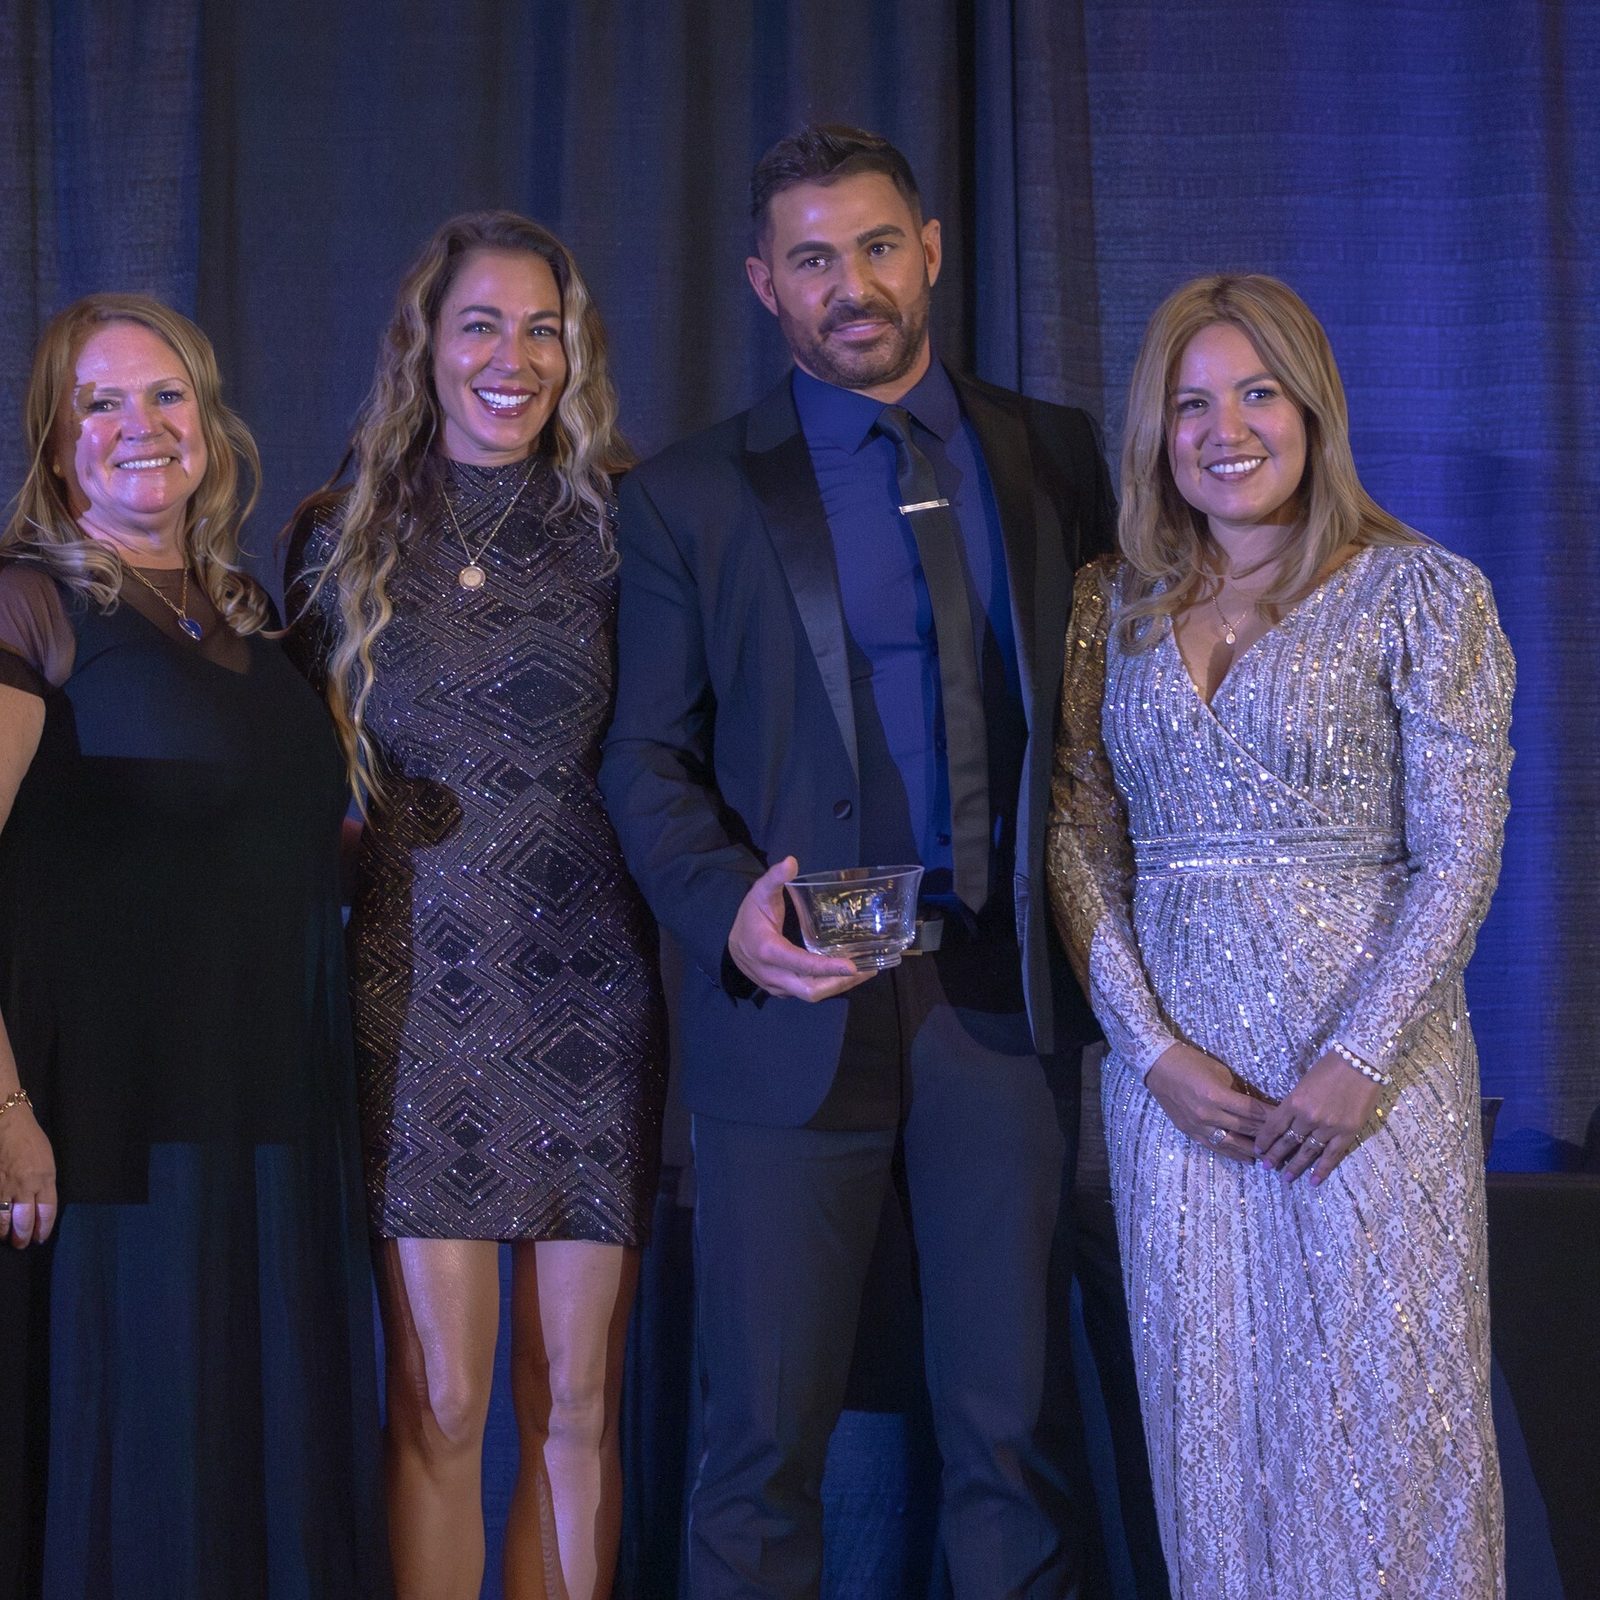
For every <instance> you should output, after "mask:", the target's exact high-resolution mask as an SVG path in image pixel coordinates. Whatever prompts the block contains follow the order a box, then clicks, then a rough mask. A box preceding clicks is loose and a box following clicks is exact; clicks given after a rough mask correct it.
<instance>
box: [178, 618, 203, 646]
mask: <svg viewBox="0 0 1600 1600" xmlns="http://www.w3.org/2000/svg"><path fill="white" fill-rule="evenodd" d="M178 626H179V627H180V628H182V629H183V631H184V632H185V633H186V634H188V635H189V637H190V638H191V639H193V640H194V641H195V642H196V643H198V642H199V641H200V640H201V639H203V638H204V637H205V629H204V628H202V627H201V626H200V624H199V623H198V622H196V621H195V620H194V618H193V617H179V618H178Z"/></svg>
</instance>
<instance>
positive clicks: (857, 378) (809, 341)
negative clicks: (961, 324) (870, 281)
mask: <svg viewBox="0 0 1600 1600" xmlns="http://www.w3.org/2000/svg"><path fill="white" fill-rule="evenodd" d="M928 301H929V295H928V292H927V290H926V289H924V290H923V292H922V293H921V294H920V295H919V296H918V297H917V300H916V302H915V304H913V305H910V306H908V307H907V308H906V309H905V310H904V311H897V310H896V309H895V308H894V307H893V306H891V305H888V304H887V303H885V302H884V301H881V300H866V301H859V302H858V301H849V302H847V303H845V304H843V305H837V306H835V307H833V309H832V310H830V311H829V313H828V315H827V317H826V318H825V319H824V321H823V324H822V328H821V330H820V331H819V332H817V333H816V334H812V333H811V331H810V330H809V329H806V328H802V327H800V326H799V325H798V324H797V323H795V322H794V321H793V320H791V319H790V317H789V315H788V313H787V312H785V311H784V310H782V308H781V307H780V309H779V311H778V326H779V327H780V328H781V329H782V330H783V336H784V338H785V340H787V342H788V345H789V352H790V354H791V355H792V356H793V357H794V359H795V361H796V362H797V363H798V364H799V365H800V366H802V367H804V368H805V370H806V371H807V372H809V373H810V374H811V375H812V376H813V377H814V378H821V379H822V381H823V382H824V383H832V384H836V385H838V387H839V388H841V389H876V388H879V387H880V386H881V385H883V384H886V383H894V382H895V381H896V380H898V379H900V378H903V377H905V375H906V374H907V373H908V372H909V371H910V370H911V369H912V368H913V367H914V366H915V365H916V364H917V361H918V360H919V359H920V357H921V355H922V350H923V346H924V345H925V344H926V343H927V339H928ZM864 316H871V317H881V318H883V321H884V329H883V332H882V334H880V336H879V337H878V338H877V339H875V340H874V341H873V342H872V343H871V344H870V345H866V346H863V347H862V348H860V349H851V348H849V347H848V346H839V345H835V344H831V343H830V342H829V340H828V334H829V333H830V332H831V331H832V330H833V329H834V328H838V327H842V326H843V325H844V324H845V323H847V322H853V321H856V320H857V319H859V318H861V317H864Z"/></svg>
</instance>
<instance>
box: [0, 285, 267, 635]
mask: <svg viewBox="0 0 1600 1600" xmlns="http://www.w3.org/2000/svg"><path fill="white" fill-rule="evenodd" d="M112 322H132V323H137V324H138V325H139V326H140V327H143V328H148V329H149V330H150V332H151V333H153V334H155V336H156V337H157V338H158V339H160V340H161V341H162V343H163V344H165V345H166V346H167V347H168V348H169V349H170V350H171V351H172V353H173V354H174V355H175V356H177V358H178V360H179V361H180V362H181V363H182V364H183V369H184V371H185V372H186V373H187V374H188V378H189V382H190V383H191V384H192V385H193V388H194V397H195V407H196V410H197V411H198V413H199V417H200V433H201V436H202V438H204V440H205V445H206V469H205V471H204V472H203V473H202V474H201V477H200V483H199V485H198V487H197V488H196V489H195V491H194V493H193V494H192V495H190V497H189V503H188V505H187V506H186V507H185V508H184V514H183V528H182V530H181V532H180V534H179V538H180V540H181V542H182V549H183V555H184V557H185V559H186V560H187V561H188V562H189V564H190V565H191V566H192V567H193V569H194V573H195V576H196V577H197V578H198V579H199V581H200V584H201V587H203V588H204V589H205V591H206V593H207V594H208V595H209V596H210V597H211V603H212V604H213V605H214V606H215V607H216V608H217V611H218V614H219V615H220V616H221V617H222V619H223V620H224V621H225V622H226V623H227V625H228V626H229V627H230V628H231V629H232V630H233V631H234V632H235V633H237V634H249V633H255V632H257V631H258V630H259V629H261V628H263V627H264V626H266V624H267V621H268V619H269V616H270V609H269V604H268V601H267V596H266V591H265V590H263V589H262V587H261V586H260V584H258V583H257V582H256V581H255V579H254V578H252V577H251V576H250V575H249V573H247V572H246V571H245V570H244V567H243V565H242V564H241V561H240V556H239V527H240V524H241V523H243V521H244V519H245V518H246V517H248V516H249V515H250V510H251V507H253V506H254V505H255V502H256V493H257V490H258V488H259V485H260V482H261V458H260V456H259V455H258V454H257V453H256V444H255V440H254V439H252V438H251V436H250V430H249V429H248V428H247V427H246V426H245V425H244V423H243V421H242V420H241V419H240V418H239V417H238V416H236V415H235V414H234V413H233V412H232V411H230V410H229V409H228V407H227V406H226V405H224V404H223V402H222V379H221V376H220V375H219V373H218V372H217V357H216V352H215V351H214V350H213V349H212V348H211V341H210V340H209V339H208V338H206V336H205V334H203V333H202V332H201V331H200V329H199V328H197V327H196V326H195V325H194V323H192V322H191V321H190V320H189V319H188V318H187V317H185V316H182V315H181V314H180V313H178V312H176V311H174V310H172V308H171V307H170V306H164V305H162V304H161V302H160V301H159V300H152V299H151V298H150V297H149V296H148V295H143V294H91V295H87V296H86V297H85V298H84V299H82V300H75V301H74V302H73V303H72V304H71V305H70V306H68V307H67V308H66V310H64V311H60V312H57V314H56V315H55V316H54V317H52V318H51V319H50V321H49V322H48V323H47V324H46V325H45V329H44V332H43V333H41V334H40V335H39V344H38V347H37V349H36V350H35V351H34V356H33V373H32V375H31V376H30V378H29V379H28V393H27V397H26V399H25V400H24V401H23V408H22V415H23V437H24V438H25V439H26V441H27V448H28V472H27V476H26V477H25V478H24V479H23V480H22V487H21V489H20V490H18V491H17V495H16V498H15V499H14V500H13V501H12V506H11V515H10V518H9V520H8V521H7V523H6V528H5V532H4V533H0V555H4V556H10V557H14V558H17V559H20V560H25V561H32V562H35V563H37V564H38V565H40V566H43V567H46V568H48V569H49V571H50V572H51V574H52V575H53V576H54V577H55V578H56V579H57V580H58V581H59V582H60V583H61V584H63V585H64V586H65V587H66V588H68V589H70V590H72V591H74V592H75V593H77V594H81V595H83V596H85V597H86V598H87V599H88V600H89V601H91V602H92V603H93V604H94V605H97V606H99V607H100V608H101V609H102V610H106V611H110V610H112V609H113V608H114V607H115V606H116V605H117V603H118V600H119V599H120V598H121V594H122V578H123V565H122V562H121V560H120V559H119V558H118V556H117V554H116V552H115V551H114V550H112V549H111V548H110V547H109V546H108V545H106V544H104V543H103V542H101V541H100V540H97V539H91V538H90V537H89V536H88V535H87V534H85V533H84V531H83V530H82V529H81V528H80V527H79V526H78V521H77V518H76V517H75V516H74V515H73V512H72V507H71V505H70V503H69V501H68V499H67V482H66V479H65V477H64V476H62V475H61V473H59V472H58V471H57V468H58V467H59V466H60V464H61V463H60V455H61V452H62V450H63V449H65V448H66V447H67V446H66V436H67V430H68V428H69V425H70V422H71V417H72V399H73V394H74V391H75V389H76V387H77V365H78V357H79V355H80V354H81V353H82V351H83V347H84V344H85V343H86V342H87V341H88V339H89V337H90V336H91V335H92V334H93V333H94V332H95V330H96V329H97V328H101V327H104V326H105V325H106V324H107V323H112ZM246 474H248V479H249V483H248V490H247V492H246V494H245V498H244V502H243V504H242V505H241V503H240V499H239V494H240V484H241V481H242V479H243V477H244V476H245V475H246Z"/></svg>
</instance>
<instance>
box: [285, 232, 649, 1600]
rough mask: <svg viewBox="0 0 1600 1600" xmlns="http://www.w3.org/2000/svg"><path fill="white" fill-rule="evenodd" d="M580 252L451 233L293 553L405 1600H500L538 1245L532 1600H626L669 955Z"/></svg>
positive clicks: (531, 1411)
mask: <svg viewBox="0 0 1600 1600" xmlns="http://www.w3.org/2000/svg"><path fill="white" fill-rule="evenodd" d="M615 419H616V403H615V399H614V396H613V393H612V389H611V385H610V382H609V380H608V378H607V375H606V363H605V341H604V334H603V331H602V329H601V326H600V321H599V317H598V315H597V313H596V311H595V309H594V306H593V304H592V302H591V301H590V299H589V297H588V294H587V291H586V290H585V287H584V284H583V280H582V278H581V276H580V275H579V273H578V269H577V266H576V264H575V263H574V261H573V259H572V257H571V255H570V254H569V253H568V252H567V250H566V249H565V248H564V247H563V246H562V245H561V244H560V243H559V241H557V240H556V239H555V238H554V237H552V236H551V235H550V234H549V233H547V232H546V231H545V230H544V229H543V228H540V227H539V226H537V225H536V224H534V223H532V222H529V221H528V220H527V219H525V218H522V217H518V216H515V215H512V214H510V213H506V212H488V213H480V214H475V215H468V216H463V217H457V218H454V219H452V220H451V221H450V222H447V223H446V224H445V225H444V226H443V227H442V228H440V230H439V231H438V232H437V233H436V234H435V235H434V237H433V238H432V239H431V240H430V241H429V242H428V244H427V246H426V247H425V248H424V250H423V251H422V253H421V255H420V256H419V257H418V259H417V261H416V263H415V264H414V265H413V266H412V268H411V269H410V271H409V272H408V273H407V275H406V277H405V279H404V281H403V282H402V284H401V287H400V292H399V296H398V299H397V302H396V306H395V313H394V316H393V319H392V320H391V322H390V325H389V327H388V329H387V331H386V333H385V336H384V341H383V346H382V352H381V355H380V358H379V364H378V371H377V376H376V379H375V381H374V384H373V389H372V393H371V395H370V396H369V398H368V400H367V402H366V405H365V408H364V410H363V412H362V414H361V417H360V420H359V423H358V425H357V429H356V434H355V438H354V441H353V443H352V448H351V456H350V464H351V466H352V468H353V470H352V474H351V477H350V480H349V482H348V484H347V485H344V486H342V487H331V488H330V489H329V490H328V491H326V492H324V493H322V494H321V495H318V496H315V497H313V500H312V501H311V502H309V503H308V506H307V508H306V509H305V510H304V511H303V512H302V515H301V516H300V517H299V518H298V519H297V526H296V532H295V537H294V540H293V545H292V549H291V557H290V565H291V571H290V574H289V576H290V580H291V605H290V613H291V616H293V615H294V614H295V613H296V612H297V611H298V612H300V613H302V618H301V624H300V633H301V637H302V642H303V644H304V646H305V648H306V654H307V656H308V657H309V658H310V660H311V662H312V672H313V676H314V677H315V679H316V680H317V681H318V682H319V683H320V684H321V685H322V686H323V688H324V689H325V692H326V694H327V698H328V703H329V705H330V707H331V708H332V710H333V713H334V717H335V720H336V721H337V723H338V725H339V727H340V730H341V732H342V734H343V737H344V741H345V749H346V754H347V757H348V762H349V768H350V774H351V778H352V781H353V783H354V785H355V787H356V790H357V793H358V794H359V795H360V796H361V797H362V799H363V803H364V806H365V809H366V812H367V817H368V822H367V826H366V829H365V831H364V834H363V837H362V842H361V847H360V853H359V865H358V872H357V886H356V893H355V899H354V905H353V910H352V916H351V924H350V933H351V941H352V964H353V973H354V999H355V1011H356V1035H357V1047H358V1061H359V1069H360V1072H361V1092H362V1112H363V1122H364V1129H365V1136H366V1147H367V1179H368V1188H369V1195H370V1201H371V1217H372V1223H373V1227H374V1229H375V1231H376V1233H377V1234H378V1236H379V1246H378V1256H379V1263H380V1268H379V1280H380V1288H381V1295H382V1306H383V1314H384V1326H385V1331H386V1336H387V1346H388V1352H389V1357H388V1359H389V1373H388V1380H389V1381H388V1394H389V1435H388V1463H389V1488H390V1511H391V1515H390V1523H391V1544H392V1548H393V1553H394V1562H395V1571H396V1580H397V1585H398V1589H399V1593H400V1594H401V1596H402V1597H405V1596H414V1597H417V1600H454V1597H457V1596H459V1597H462V1600H466V1597H470V1596H476V1595H477V1593H478V1589H479V1584H480V1581H481V1577H482V1572H483V1564H484V1547H485V1540H484V1530H483V1523H482V1516H481V1512H480V1504H481V1499H480V1496H481V1477H482V1449H483V1432H484V1422H485V1417H486V1415H487V1410H488V1404H489V1393H490V1384H491V1377H492V1373H493V1365H494V1349H495V1339H496V1332H497V1327H498V1317H499V1286H498V1282H499V1280H498V1243H499V1242H500V1241H509V1242H510V1243H511V1245H512V1263H513V1273H514V1283H513V1290H512V1305H513V1333H512V1351H511V1369H512V1379H513V1391H514V1399H515V1403H516V1414H517V1420H518V1427H519V1435H520V1441H521V1447H522V1459H521V1470H520V1472H519V1475H518V1479H517V1484H516V1489H515V1493H514V1496H513V1500H512V1505H511V1515H510V1521H509V1524H508V1527H507V1530H506V1543H505V1580H506V1593H507V1594H508V1595H510V1596H515V1597H521V1596H533V1595H544V1594H545V1593H546V1592H547V1591H548V1592H552V1593H555V1592H560V1593H564V1594H566V1595H568V1596H570V1597H572V1600H579V1597H588V1596H594V1595H604V1594H606V1593H607V1592H609V1589H610V1581H611V1572H612V1569H613V1566H614V1563H615V1552H616V1544H617V1536H618V1528H619V1520H620V1501H621V1483H620V1464H619V1455H618V1450H617V1441H616V1414H617V1408H618V1403H619V1396H620V1386H621V1375H622V1358H623V1345H624V1335H625V1330H626V1327H627V1322H628V1314H629V1309H630V1306H631V1304H632V1299H633V1294H634V1286H635V1282H636V1279H637V1273H638V1261H639V1249H640V1246H641V1245H642V1244H643V1242H644V1240H645V1236H646V1231H647V1226H648V1217H649V1211H650V1206H651V1202H652V1198H653V1194H654V1189H655V1182H656V1170H657V1141H658V1123H659V1115H660V1104H661V1098H662V1092H663V1084H664V1078H665V1071H664V1026H663V1020H662V1007H661V999H660V989H659V982H658V978H657V975H656V969H655V944H654V925H653V923H652V922H651V920H650V918H649V915H648V913H647V912H646V911H645V909H644V906H643V904H642V902H641V901H640V899H639V897H638V895H637V893H636V892H635V890H634V888H633V885H632V883H631V881H630V880H629V879H628V878H627V876H626V874H625V872H624V870H623V866H622V859H621V853H620V851H619V849H618V847H617V844H616V840H615V838H614V836H613V834H612V831H611V826H610V823H609V822H608V820H607V819H606V816H605V813H604V811H603V810H602V809H601V805H600V799H599V794H598V791H597V790H596V787H595V781H594V779H595V772H596V769H597V767H598V762H599V754H598V751H599V737H600V733H601V731H602V728H603V726H604V724H605V722H606V720H607V719H608V717H609V714H610V706H611V690H612V622H613V614H614V607H615V585H616V577H615V566H616V561H615V555H614V552H613V544H612V516H613V513H612V503H611V477H612V474H614V473H615V472H617V471H618V470H620V469H621V468H622V467H624V466H625V465H626V464H627V461H628V457H627V455H626V453H625V450H624V448H623V446H622V443H621V441H620V439H619V437H618V435H617V432H616V426H615Z"/></svg>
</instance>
